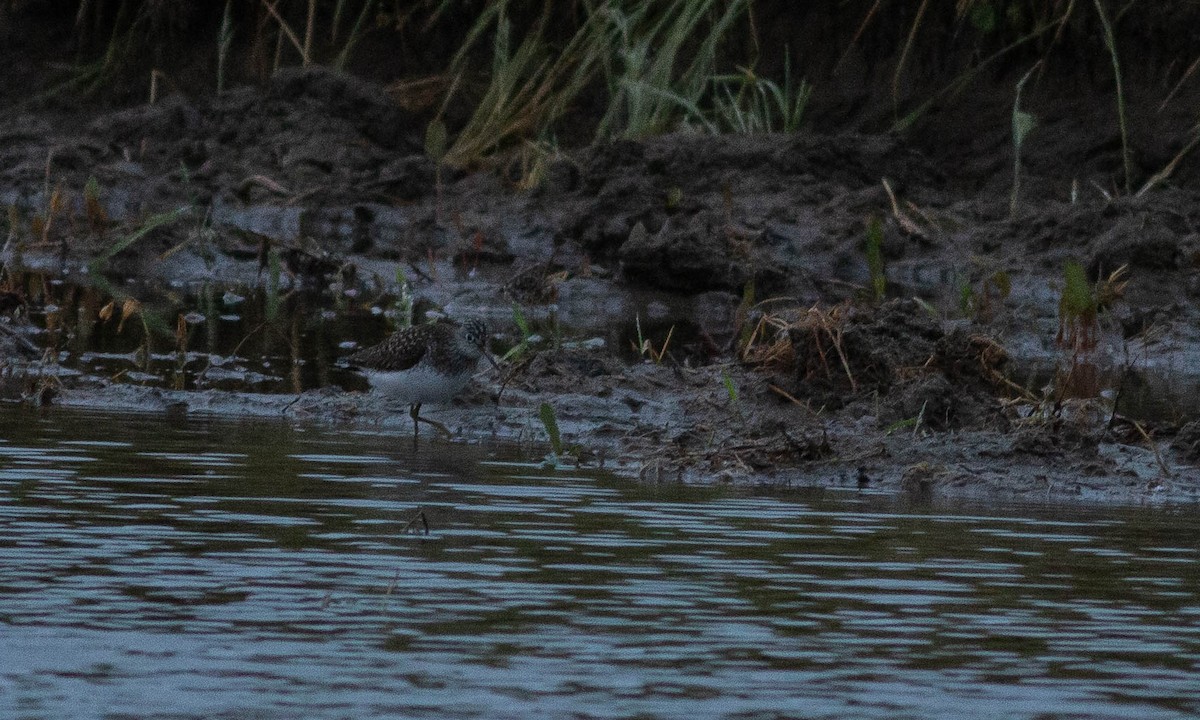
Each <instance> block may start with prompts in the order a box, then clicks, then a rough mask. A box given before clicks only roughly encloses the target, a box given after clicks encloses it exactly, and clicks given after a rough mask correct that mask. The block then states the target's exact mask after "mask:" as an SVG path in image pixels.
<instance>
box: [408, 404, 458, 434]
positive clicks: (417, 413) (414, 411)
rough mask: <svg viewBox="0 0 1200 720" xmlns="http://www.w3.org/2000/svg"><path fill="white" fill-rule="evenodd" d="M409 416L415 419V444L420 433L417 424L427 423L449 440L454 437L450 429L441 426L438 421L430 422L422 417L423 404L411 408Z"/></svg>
mask: <svg viewBox="0 0 1200 720" xmlns="http://www.w3.org/2000/svg"><path fill="white" fill-rule="evenodd" d="M408 414H409V415H411V416H412V419H413V441H414V442H415V441H416V438H417V433H418V431H417V427H418V425H417V423H425V424H426V425H430V426H432V427H435V428H437V429H438V430H440V431H441V432H442V434H443V435H445V436H446V437H448V438H450V437H454V433H452V432H450V428H448V427H446V426H445V425H443V424H441V423H440V422H438V421H437V420H430V419H429V418H423V417H421V403H416V404H415V405H413V406H412V407H411V408H409V411H408Z"/></svg>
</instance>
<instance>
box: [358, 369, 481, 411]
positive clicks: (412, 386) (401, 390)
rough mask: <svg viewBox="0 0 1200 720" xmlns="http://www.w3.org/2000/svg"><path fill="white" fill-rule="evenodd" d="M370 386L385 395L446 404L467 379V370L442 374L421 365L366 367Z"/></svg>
mask: <svg viewBox="0 0 1200 720" xmlns="http://www.w3.org/2000/svg"><path fill="white" fill-rule="evenodd" d="M365 374H366V376H367V380H369V381H370V383H371V388H372V389H373V390H375V391H377V392H379V393H382V394H383V395H386V396H388V397H389V398H394V399H396V400H401V401H403V402H406V403H409V404H413V403H446V402H449V401H450V400H451V399H453V398H454V396H455V395H457V394H458V393H459V392H460V391H461V390H462V389H463V388H464V387H466V385H467V381H468V380H470V379H471V374H470V373H469V372H464V373H459V374H457V375H444V374H442V373H439V372H434V371H433V370H431V369H430V368H429V367H427V366H426V365H424V364H421V365H417V366H415V367H413V368H410V369H408V370H367V371H365Z"/></svg>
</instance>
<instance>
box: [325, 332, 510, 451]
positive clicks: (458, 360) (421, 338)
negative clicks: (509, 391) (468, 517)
mask: <svg viewBox="0 0 1200 720" xmlns="http://www.w3.org/2000/svg"><path fill="white" fill-rule="evenodd" d="M487 339H488V333H487V325H485V324H484V322H483V321H482V320H478V319H476V318H469V319H466V320H463V321H462V322H455V321H452V320H447V319H443V320H438V321H437V322H433V323H427V324H424V325H414V326H412V327H408V328H404V329H402V330H398V331H396V332H395V333H393V334H392V335H391V337H389V338H388V339H386V340H384V341H383V342H381V343H379V344H378V345H373V346H371V347H369V348H365V349H363V350H360V351H358V352H356V353H354V354H353V355H351V356H350V357H348V358H346V362H347V364H349V365H350V366H351V367H356V368H358V369H360V370H362V371H363V372H364V373H365V374H366V376H367V379H368V380H369V381H370V383H371V387H372V388H374V389H376V390H378V391H379V392H381V393H383V394H384V395H387V396H388V397H391V398H395V399H397V400H402V401H404V402H407V403H409V411H408V414H409V415H411V416H412V419H413V442H416V439H417V435H418V423H422V422H423V423H428V424H429V425H432V426H434V427H436V428H438V429H440V430H441V431H442V432H444V433H446V434H447V435H449V434H450V431H449V430H447V429H446V426H445V425H442V424H441V423H439V422H435V421H433V420H427V419H425V418H423V417H421V415H420V413H421V405H422V403H444V402H449V401H450V400H451V399H452V398H453V397H454V396H455V395H457V394H458V393H459V392H460V391H462V389H463V388H464V387H466V385H467V381H469V380H470V379H471V375H472V373H474V372H475V365H476V364H477V363H478V362H479V358H481V357H486V358H487V359H488V361H489V362H491V363H492V365H493V366H496V361H495V360H493V359H492V356H491V355H489V354H488V351H487ZM496 367H498V366H496Z"/></svg>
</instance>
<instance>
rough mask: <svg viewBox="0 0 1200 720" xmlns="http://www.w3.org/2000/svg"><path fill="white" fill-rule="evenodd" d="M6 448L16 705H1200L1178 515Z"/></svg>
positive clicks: (827, 710) (947, 714) (499, 467)
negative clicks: (940, 505)
mask: <svg viewBox="0 0 1200 720" xmlns="http://www.w3.org/2000/svg"><path fill="white" fill-rule="evenodd" d="M0 430H2V432H0V438H3V439H2V440H0V556H2V558H3V559H2V561H0V646H2V648H3V651H2V652H0V717H4V718H10V717H11V718H58V717H74V718H93V717H97V718H98V717H111V718H126V717H130V718H132V717H137V718H150V717H158V718H166V717H169V718H212V717H237V718H242V717H253V718H298V717H304V718H326V717H329V718H368V717H398V716H403V717H437V718H442V717H480V718H497V717H503V718H509V717H511V718H529V717H629V716H632V715H639V716H646V717H681V716H690V717H693V718H707V717H737V718H742V717H747V718H748V717H756V718H757V717H778V716H791V717H795V716H803V717H848V716H853V717H876V718H896V717H920V718H938V717H944V718H958V717H1032V716H1037V715H1039V714H1042V713H1045V714H1050V715H1053V716H1054V717H1081V718H1083V717H1087V718H1094V717H1114V718H1116V717H1120V718H1130V717H1138V718H1168V717H1191V716H1194V714H1195V713H1198V712H1200V692H1198V691H1197V688H1200V668H1198V667H1197V663H1198V661H1200V573H1197V571H1196V567H1197V560H1200V547H1198V546H1197V541H1196V538H1197V537H1198V533H1197V530H1200V520H1198V519H1197V517H1196V515H1195V514H1194V512H1192V511H1190V510H1189V511H1187V512H1173V511H1169V510H1157V511H1114V510H1104V511H1088V512H1083V511H1077V510H1073V511H1066V510H1061V511H1055V510H1051V511H1047V510H1035V509H1029V508H1024V509H1022V508H1014V509H1008V510H998V509H994V508H993V509H989V511H987V512H986V513H982V512H978V511H975V512H971V511H969V510H967V509H959V510H956V511H951V510H945V509H936V510H929V509H922V508H913V507H904V506H900V505H896V504H893V503H892V502H891V501H890V500H889V499H887V498H878V497H869V496H868V497H863V496H843V495H833V496H831V494H826V495H820V494H814V493H804V492H788V493H778V492H777V493H760V492H752V491H746V490H735V489H729V488H715V489H714V488H709V489H696V488H680V487H662V486H658V487H647V486H639V485H635V484H631V483H629V482H627V481H624V480H616V479H611V478H607V477H604V476H591V475H586V474H571V473H554V472H548V471H545V470H543V469H541V468H539V467H537V466H535V465H531V464H523V463H520V462H515V461H511V460H508V459H504V458H503V457H500V458H498V457H496V456H495V455H494V454H493V453H489V452H488V451H486V450H484V449H480V448H472V447H465V446H459V445H453V446H450V445H436V444H433V443H430V444H427V445H426V446H424V448H423V449H422V451H421V452H420V453H419V454H417V455H413V454H412V451H411V449H410V447H409V445H408V443H406V442H397V441H396V438H394V437H389V436H388V435H385V434H381V433H375V432H349V431H347V432H342V431H335V430H331V429H329V428H303V427H289V426H285V425H282V424H278V425H275V424H267V423H262V422H261V421H256V422H254V423H245V424H239V423H231V422H206V421H202V420H192V421H189V422H187V423H184V424H177V425H169V424H165V423H164V422H162V421H161V420H160V419H159V418H154V417H141V416H111V417H102V416H95V415H80V414H70V413H66V412H62V411H58V410H54V411H51V412H48V413H43V414H37V413H34V412H33V411H29V410H26V409H18V408H7V407H5V408H0ZM421 510H423V511H424V513H425V516H426V518H427V519H428V522H429V525H430V533H429V534H428V535H425V534H423V532H422V531H421V529H420V523H419V522H417V523H415V524H414V525H413V526H412V527H410V528H409V531H408V532H404V531H403V529H404V528H405V526H406V525H408V524H409V521H410V520H412V519H413V518H414V517H415V516H416V514H417V512H418V511H421Z"/></svg>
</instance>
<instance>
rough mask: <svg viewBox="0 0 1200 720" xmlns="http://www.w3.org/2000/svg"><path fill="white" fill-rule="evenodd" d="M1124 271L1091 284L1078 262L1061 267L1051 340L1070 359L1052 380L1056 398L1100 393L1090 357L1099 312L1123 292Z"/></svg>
mask: <svg viewBox="0 0 1200 720" xmlns="http://www.w3.org/2000/svg"><path fill="white" fill-rule="evenodd" d="M1127 272H1128V267H1127V266H1125V265H1122V266H1121V267H1119V268H1117V269H1116V270H1114V271H1112V272H1111V273H1109V274H1108V276H1107V277H1104V278H1102V279H1100V280H1099V281H1097V282H1096V283H1095V284H1093V283H1092V282H1091V281H1089V280H1088V277H1087V271H1086V270H1084V268H1083V266H1082V265H1080V264H1079V263H1077V262H1073V261H1072V262H1068V263H1067V264H1066V265H1065V266H1064V267H1063V287H1062V293H1061V295H1060V297H1059V301H1058V334H1057V335H1056V336H1055V342H1057V343H1058V346H1059V347H1061V348H1062V349H1063V350H1065V351H1066V352H1068V353H1069V355H1070V360H1069V362H1068V364H1067V367H1066V368H1065V369H1060V371H1059V373H1058V377H1057V378H1056V381H1055V387H1056V393H1055V395H1056V398H1057V399H1058V400H1059V401H1061V400H1062V398H1064V397H1082V398H1092V397H1097V396H1099V395H1100V391H1101V389H1102V388H1101V383H1100V372H1099V368H1098V366H1097V364H1096V362H1095V360H1094V359H1093V358H1092V354H1093V353H1094V352H1095V351H1096V348H1097V347H1098V346H1099V337H1100V314H1101V312H1103V311H1105V310H1107V309H1108V308H1109V307H1111V306H1112V304H1113V303H1114V302H1116V301H1117V300H1119V299H1120V298H1121V297H1122V296H1123V295H1124V293H1125V287H1126V286H1127V285H1128V284H1129V281H1128V279H1127V278H1126V275H1127Z"/></svg>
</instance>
